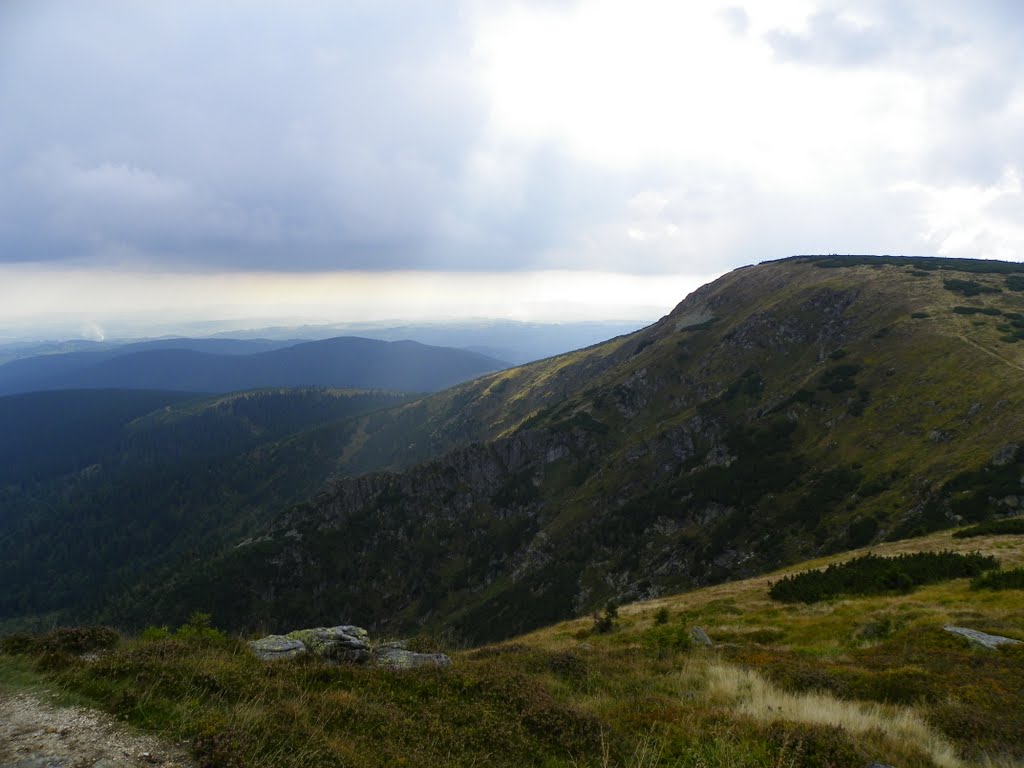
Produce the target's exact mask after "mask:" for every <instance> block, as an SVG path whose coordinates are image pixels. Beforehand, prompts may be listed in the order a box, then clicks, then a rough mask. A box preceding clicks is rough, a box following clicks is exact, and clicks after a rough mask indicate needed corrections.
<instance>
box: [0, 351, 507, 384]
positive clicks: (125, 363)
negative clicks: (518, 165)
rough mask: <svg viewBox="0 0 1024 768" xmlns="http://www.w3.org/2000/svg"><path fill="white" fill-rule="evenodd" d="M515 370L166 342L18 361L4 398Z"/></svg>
mask: <svg viewBox="0 0 1024 768" xmlns="http://www.w3.org/2000/svg"><path fill="white" fill-rule="evenodd" d="M507 367H508V364H507V363H505V362H503V361H501V360H497V359H494V358H491V357H487V356H486V355H482V354H479V353H477V352H471V351H468V350H464V349H453V348H447V347H435V346H429V345H426V344H420V343H418V342H414V341H394V342H387V341H379V340H376V339H364V338H359V337H338V338H333V339H324V340H321V341H311V342H295V341H271V340H267V339H163V340H158V341H148V342H142V343H138V344H126V345H123V346H117V347H114V348H110V349H101V350H96V351H77V352H67V353H62V354H47V355H39V356H35V357H27V358H22V359H18V360H12V361H11V362H8V363H6V364H4V365H0V395H8V394H15V393H19V392H32V391H42V390H56V389H103V388H116V389H155V390H170V391H185V392H206V393H219V392H233V391H239V390H246V389H255V388H260V387H307V386H323V387H341V388H355V389H385V390H392V391H403V392H434V391H437V390H439V389H443V388H445V387H449V386H451V385H453V384H457V383H459V382H462V381H466V380H467V379H471V378H474V377H476V376H480V375H482V374H484V373H490V372H492V371H497V370H500V369H502V368H507Z"/></svg>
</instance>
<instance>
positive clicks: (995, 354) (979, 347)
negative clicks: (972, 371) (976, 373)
mask: <svg viewBox="0 0 1024 768" xmlns="http://www.w3.org/2000/svg"><path fill="white" fill-rule="evenodd" d="M958 338H959V339H960V340H961V341H965V342H967V343H968V344H970V345H971V346H972V347H974V348H975V349H977V350H980V351H981V352H984V353H985V354H986V355H989V356H990V357H994V358H995V359H996V360H998V361H999V362H1001V363H1005V364H1006V365H1008V366H1010V367H1011V368H1016V369H1017V370H1018V371H1024V366H1021V365H1018V364H1017V363H1015V362H1013V361H1012V360H1007V359H1006V358H1005V357H1003V356H1002V355H1000V354H999V353H998V352H995V351H994V350H991V349H989V348H988V347H983V346H982V345H981V344H979V343H978V342H976V341H974V339H970V338H968V337H967V336H962V335H961V336H959V337H958Z"/></svg>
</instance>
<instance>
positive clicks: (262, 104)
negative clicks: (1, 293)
mask: <svg viewBox="0 0 1024 768" xmlns="http://www.w3.org/2000/svg"><path fill="white" fill-rule="evenodd" d="M464 22H465V19H464V18H463V17H462V16H461V15H460V12H459V9H458V8H457V7H456V6H455V5H454V4H450V5H446V4H436V3H431V4H429V5H427V4H423V3H416V2H384V3H381V2H374V3H370V2H364V3H345V4H332V3H318V2H300V3H296V4H290V5H289V6H288V7H287V8H285V6H283V5H281V4H278V3H251V2H246V3H241V2H237V3H236V2H221V3H208V2H175V3H166V4H155V3H145V4H143V3H128V2H123V3H116V2H115V3H112V2H102V3H89V4H88V5H86V4H72V3H58V2H39V1H38V0H32V1H31V2H29V1H28V0H24V1H23V2H13V3H6V4H4V5H3V6H2V7H0V29H2V30H3V31H2V32H0V49H2V52H0V103H2V105H3V112H4V114H5V115H7V116H9V117H10V116H13V118H14V119H13V120H12V119H9V118H8V119H6V120H5V121H4V122H5V125H4V127H3V128H2V129H0V131H2V133H0V174H2V176H3V177H4V178H5V179H7V180H8V181H7V183H5V184H4V187H3V190H2V191H0V207H2V209H3V211H4V212H5V213H0V259H2V260H6V261H19V260H62V259H70V258H86V259H96V258H99V259H105V260H113V261H118V260H124V259H128V260H131V261H137V260H141V261H145V260H147V259H149V260H151V261H156V262H160V263H171V264H182V265H186V264H188V263H198V264H204V265H208V266H212V267H239V268H286V269H299V270H302V269H344V268H368V269H376V268H396V267H429V266H446V267H454V268H476V267H487V268H496V269H498V268H510V267H512V268H514V267H516V266H522V263H521V259H522V254H523V253H529V252H536V251H537V249H536V247H535V246H536V245H537V244H538V240H540V239H543V240H544V243H545V244H546V245H548V246H550V245H551V244H552V243H557V241H558V237H559V235H558V232H557V231H555V230H557V229H558V223H557V222H558V216H557V213H556V212H555V210H554V208H555V207H557V206H558V204H559V203H558V200H557V199H555V198H553V196H552V194H550V192H549V184H548V181H547V180H543V181H542V180H539V179H536V178H534V177H533V176H531V175H530V174H531V173H532V172H534V171H536V172H541V171H545V172H547V171H549V170H551V168H550V164H551V163H550V162H549V160H546V159H545V158H543V157H539V158H534V157H532V156H531V157H524V158H523V166H522V167H523V168H525V169H526V173H525V175H524V174H523V173H520V174H519V179H520V181H519V182H518V186H517V187H516V188H515V189H497V190H480V189H479V185H480V183H481V182H480V179H479V178H478V176H479V169H478V167H477V166H478V164H479V163H486V160H487V158H486V153H487V151H488V150H487V147H486V146H484V140H483V138H482V132H483V131H484V129H485V127H486V121H487V118H488V113H487V103H486V101H485V98H484V96H483V94H481V93H480V92H479V91H478V85H477V84H476V82H475V81H474V80H473V79H472V74H473V71H472V70H473V61H472V56H473V52H472V40H470V39H469V38H468V36H467V30H466V28H465V24H464ZM556 164H557V163H556ZM555 170H556V171H557V169H555ZM557 176H558V173H557V172H556V173H555V175H554V177H553V178H552V179H551V181H553V182H554V183H555V184H556V185H557V183H558V178H557ZM485 224H486V227H484V225H485Z"/></svg>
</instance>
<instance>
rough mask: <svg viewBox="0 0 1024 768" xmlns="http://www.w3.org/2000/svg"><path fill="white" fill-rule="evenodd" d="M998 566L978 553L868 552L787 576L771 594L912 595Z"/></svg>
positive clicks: (785, 598)
mask: <svg viewBox="0 0 1024 768" xmlns="http://www.w3.org/2000/svg"><path fill="white" fill-rule="evenodd" d="M998 567H999V563H998V561H997V560H996V559H995V558H994V557H991V556H988V555H981V554H978V553H971V554H967V555H964V554H960V553H958V552H915V553H913V554H904V555H899V556H897V557H878V556H877V555H874V554H871V553H868V554H866V555H864V556H863V557H857V558H854V559H853V560H848V561H847V562H845V563H833V564H832V565H830V566H829V567H828V568H826V569H824V570H817V571H806V572H804V573H798V574H795V575H793V576H786V577H784V578H783V579H781V580H779V581H777V582H775V583H774V584H773V585H772V586H771V589H770V590H769V592H768V594H769V595H770V596H771V597H772V598H773V599H775V600H778V601H780V602H783V603H798V602H802V603H814V602H818V601H819V600H827V599H828V598H831V597H838V596H839V595H877V594H884V593H886V592H909V591H910V590H911V589H913V588H914V587H918V586H921V585H923V584H934V583H936V582H940V581H947V580H949V579H958V578H968V577H972V576H978V575H979V574H980V573H982V572H983V571H986V570H993V569H995V568H998Z"/></svg>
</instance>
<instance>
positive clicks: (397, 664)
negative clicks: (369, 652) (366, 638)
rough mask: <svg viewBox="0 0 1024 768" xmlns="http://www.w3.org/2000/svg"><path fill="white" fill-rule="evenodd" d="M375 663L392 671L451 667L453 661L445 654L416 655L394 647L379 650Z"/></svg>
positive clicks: (374, 655) (375, 655)
mask: <svg viewBox="0 0 1024 768" xmlns="http://www.w3.org/2000/svg"><path fill="white" fill-rule="evenodd" d="M373 663H374V664H376V665H377V666H378V667H388V668H390V669H419V668H422V667H450V666H451V665H452V660H451V659H450V658H449V657H448V656H446V655H445V654H443V653H416V652H414V651H407V650H405V649H404V648H397V647H395V646H394V645H389V646H385V647H383V648H378V649H377V650H376V651H375V652H374V654H373Z"/></svg>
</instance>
